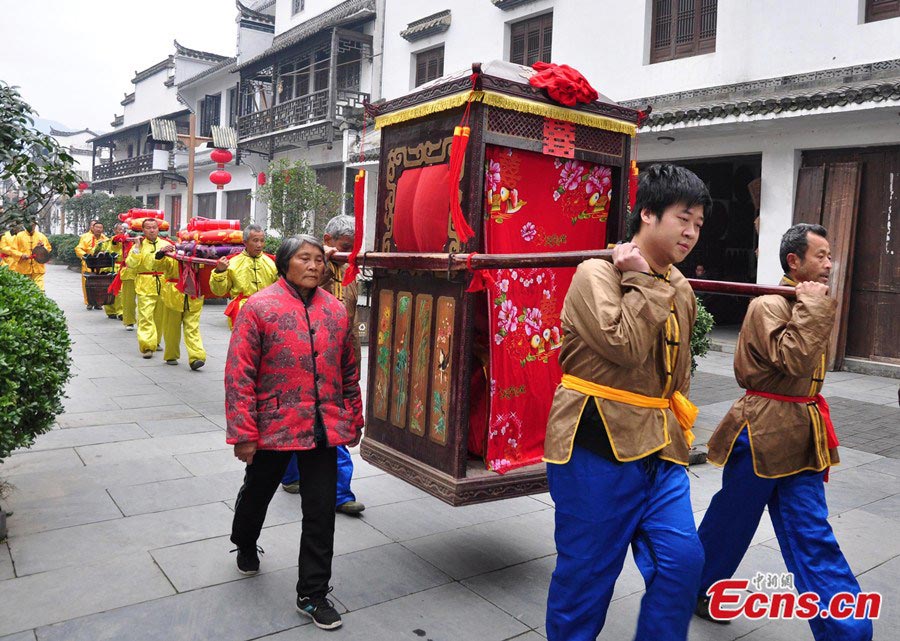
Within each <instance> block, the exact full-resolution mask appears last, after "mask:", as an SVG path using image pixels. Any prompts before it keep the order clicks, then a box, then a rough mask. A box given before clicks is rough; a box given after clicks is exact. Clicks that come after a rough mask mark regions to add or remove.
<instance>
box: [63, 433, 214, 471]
mask: <svg viewBox="0 0 900 641" xmlns="http://www.w3.org/2000/svg"><path fill="white" fill-rule="evenodd" d="M226 447H228V446H227V445H226V444H225V439H224V438H222V434H221V432H199V433H196V434H181V435H177V436H162V437H160V438H153V439H141V440H139V441H124V442H121V443H104V444H102V445H86V446H84V447H78V448H75V449H76V451H77V452H78V455H79V456H80V457H81V458H82V459H83V460H84V463H85V465H93V464H97V463H105V462H108V461H109V462H113V461H125V460H130V459H138V460H140V459H142V458H145V457H147V456H163V455H165V454H169V455H172V454H192V453H194V452H209V451H212V450H221V449H224V448H226Z"/></svg>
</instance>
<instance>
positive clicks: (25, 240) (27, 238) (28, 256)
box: [4, 223, 53, 291]
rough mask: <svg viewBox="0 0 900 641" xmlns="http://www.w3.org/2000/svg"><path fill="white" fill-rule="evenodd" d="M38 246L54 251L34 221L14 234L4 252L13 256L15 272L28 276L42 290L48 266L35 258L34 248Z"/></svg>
mask: <svg viewBox="0 0 900 641" xmlns="http://www.w3.org/2000/svg"><path fill="white" fill-rule="evenodd" d="M38 246H43V247H44V249H46V250H47V251H48V252H51V251H53V248H52V247H51V246H50V241H49V240H47V237H46V236H44V234H42V233H41V232H39V231H38V230H37V223H32V224H31V225H30V226H29V227H28V228H27V229H24V230H22V231H20V232H19V233H18V234H16V235H15V236H13V240H12V243H11V244H9V245H8V246H7V248H6V252H4V253H6V254H8V255H9V256H12V258H13V260H14V262H13V264H12V270H13V271H14V272H19V273H20V274H24V275H25V276H28V278H30V279H31V280H33V281H34V284H35V285H37V286H38V287H39V288H40V290H41V291H44V274H45V273H46V272H47V267H46V265H44V264H43V263H39V262H38V261H37V260H35V258H34V250H35V249H36V248H37V247H38Z"/></svg>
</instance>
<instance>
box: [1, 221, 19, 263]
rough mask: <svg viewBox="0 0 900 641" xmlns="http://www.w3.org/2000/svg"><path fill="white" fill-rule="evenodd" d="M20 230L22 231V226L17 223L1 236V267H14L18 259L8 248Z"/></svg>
mask: <svg viewBox="0 0 900 641" xmlns="http://www.w3.org/2000/svg"><path fill="white" fill-rule="evenodd" d="M20 231H22V226H21V225H18V224H16V225H13V226H12V227H10V228H9V229H8V230H6V232H5V233H4V234H3V235H2V236H0V267H9V268H10V269H12V266H13V263H15V262H16V259H15V258H14V257H13V255H12V254H11V253H9V251H8V250H9V248H11V247H12V245H13V238H15V235H16V234H18V233H19V232H20Z"/></svg>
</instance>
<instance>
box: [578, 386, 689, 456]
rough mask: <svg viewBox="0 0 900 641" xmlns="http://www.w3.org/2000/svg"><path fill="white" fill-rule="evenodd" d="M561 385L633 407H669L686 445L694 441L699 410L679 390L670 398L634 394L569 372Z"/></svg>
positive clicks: (586, 394)
mask: <svg viewBox="0 0 900 641" xmlns="http://www.w3.org/2000/svg"><path fill="white" fill-rule="evenodd" d="M562 386H563V387H565V388H566V389H570V390H572V391H574V392H580V393H582V394H584V395H585V396H598V397H600V398H604V399H606V400H608V401H617V402H619V403H626V404H628V405H634V406H635V407H649V408H653V409H659V410H662V409H665V408H667V407H668V408H669V409H670V410H672V413H673V414H674V415H675V418H677V419H678V424H679V425H681V429H682V430H683V431H684V438H685V440H686V441H687V444H688V447H690V446H691V445H692V444H693V443H694V433H693V432H692V431H691V428H692V427H693V426H694V421H696V420H697V414H699V412H700V410H698V409H697V406H696V405H694V404H693V403H691V402H690V401H689V400H688V399H687V397H686V396H685V395H684V394H682V393H681V392H675V393H674V394H673V395H672V397H671V398H659V397H656V396H644V395H643V394H635V393H634V392H628V391H626V390H621V389H616V388H615V387H607V386H606V385H600V384H599V383H592V382H591V381H586V380H584V379H582V378H578V377H577V376H572V375H571V374H563V377H562Z"/></svg>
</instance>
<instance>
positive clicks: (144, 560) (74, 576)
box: [0, 554, 174, 634]
mask: <svg viewBox="0 0 900 641" xmlns="http://www.w3.org/2000/svg"><path fill="white" fill-rule="evenodd" d="M87 586H90V587H89V588H88V589H86V587H87ZM0 590H2V592H3V598H2V599H0V634H6V633H10V632H19V631H21V630H28V629H31V628H35V627H38V626H42V625H48V624H51V623H56V622H59V621H65V620H67V619H74V618H76V617H79V616H83V615H85V614H91V613H93V612H98V611H101V610H109V609H112V608H118V607H122V606H126V605H131V604H133V603H141V602H143V601H148V600H150V599H156V598H159V597H162V596H167V595H170V594H173V593H174V590H173V589H172V586H171V585H170V584H169V582H168V581H167V580H166V578H165V576H164V575H163V573H162V572H161V571H160V570H159V568H158V567H157V566H156V564H155V563H153V559H151V558H150V555H148V554H139V555H138V554H132V555H128V556H123V557H108V558H106V559H104V560H103V561H100V562H98V563H90V564H81V565H78V566H77V567H68V568H63V569H60V570H53V571H50V572H42V573H40V574H35V575H33V576H26V577H20V578H18V579H16V580H14V581H5V582H3V583H0Z"/></svg>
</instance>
